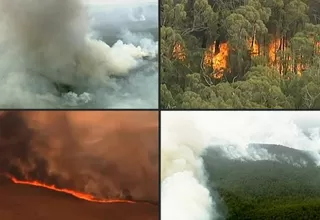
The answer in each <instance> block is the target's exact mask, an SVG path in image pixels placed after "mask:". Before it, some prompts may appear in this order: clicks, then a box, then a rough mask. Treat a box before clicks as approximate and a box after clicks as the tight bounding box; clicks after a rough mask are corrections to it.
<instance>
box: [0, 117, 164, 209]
mask: <svg viewBox="0 0 320 220" xmlns="http://www.w3.org/2000/svg"><path fill="white" fill-rule="evenodd" d="M157 118H158V116H157V113H156V112H73V111H68V112H43V111H42V112H37V111H30V112H2V114H1V115H0V167H1V168H0V172H1V173H9V174H11V175H13V176H15V177H17V178H19V179H21V180H38V181H41V182H44V183H47V184H55V185H56V186H58V187H60V188H69V189H73V190H76V191H80V192H86V193H89V194H92V195H94V196H96V197H97V198H122V199H133V200H143V201H150V202H153V203H158V189H159V188H158V187H159V183H158V182H159V177H158V176H159V175H158V168H159V162H158V121H157V120H158V119H157Z"/></svg>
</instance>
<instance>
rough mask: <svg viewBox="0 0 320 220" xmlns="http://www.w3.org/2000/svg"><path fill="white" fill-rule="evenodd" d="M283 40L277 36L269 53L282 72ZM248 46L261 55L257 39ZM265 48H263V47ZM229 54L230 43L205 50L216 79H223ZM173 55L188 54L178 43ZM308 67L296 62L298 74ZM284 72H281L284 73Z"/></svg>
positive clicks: (319, 47) (319, 48) (180, 57)
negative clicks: (279, 53) (217, 48)
mask: <svg viewBox="0 0 320 220" xmlns="http://www.w3.org/2000/svg"><path fill="white" fill-rule="evenodd" d="M283 43H284V42H282V41H281V39H279V38H275V39H274V40H273V41H272V42H271V43H270V44H269V45H268V47H267V48H268V51H267V55H268V57H269V61H270V65H271V66H275V67H276V68H277V69H278V70H279V71H280V72H282V71H283V68H284V66H283V65H281V63H280V56H278V55H277V53H278V51H280V50H283V49H284V47H285V46H286V43H285V44H283ZM315 47H316V51H317V53H320V42H316V43H315ZM248 48H250V51H251V56H253V57H255V56H259V55H260V53H261V51H260V49H261V48H260V45H259V43H258V42H257V40H254V42H252V39H249V41H248ZM262 49H263V48H262ZM228 56H229V45H228V43H221V44H220V45H219V50H217V51H216V42H214V43H213V44H212V45H210V46H209V48H208V49H207V50H206V51H205V54H204V65H205V67H212V68H213V69H214V70H215V73H213V74H211V76H212V77H213V78H215V79H221V78H222V77H223V75H224V71H225V70H226V69H227V66H228V62H227V60H228ZM173 57H174V58H176V59H178V60H181V61H183V60H185V59H186V55H185V52H184V50H183V47H182V45H181V44H178V43H177V44H176V45H175V46H174V49H173ZM285 59H287V60H288V61H290V60H291V59H292V58H291V57H286V58H285ZM286 68H287V70H290V71H292V70H293V66H292V65H289V66H287V67H286ZM305 68H306V66H305V65H303V64H301V63H297V64H296V71H297V74H298V75H299V76H300V75H301V73H302V71H303V70H304V69H305ZM282 74H283V73H281V75H282Z"/></svg>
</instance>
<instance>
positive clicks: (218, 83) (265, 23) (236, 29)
mask: <svg viewBox="0 0 320 220" xmlns="http://www.w3.org/2000/svg"><path fill="white" fill-rule="evenodd" d="M160 71H161V72H160V73H161V108H164V109H170V108H175V109H181V108H186V109H194V108H204V109H206V108H260V109H261V108H263V109H267V108H273V109H274V108H287V109H288V108H290V109H313V108H319V107H320V3H319V1H317V0H270V1H269V0H190V1H187V0H162V1H161V70H160Z"/></svg>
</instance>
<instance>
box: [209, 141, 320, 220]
mask: <svg viewBox="0 0 320 220" xmlns="http://www.w3.org/2000/svg"><path fill="white" fill-rule="evenodd" d="M274 150H275V151H276V150H279V152H274V153H277V154H279V155H283V154H284V152H285V155H286V156H289V157H291V158H297V161H298V160H299V159H298V158H304V159H305V161H308V164H307V165H306V166H303V167H301V166H300V167H299V166H293V165H291V164H288V163H283V162H275V161H236V160H229V159H226V158H224V157H221V156H219V154H216V153H215V151H214V150H212V149H211V150H209V151H207V153H206V154H205V155H204V156H203V160H204V165H205V168H206V171H207V174H208V176H209V178H208V183H209V186H210V187H212V191H218V193H219V195H220V197H221V200H222V202H223V203H225V205H226V206H227V209H228V212H227V219H246V220H248V219H270V220H271V219H292V220H294V219H319V218H320V212H319V211H318V210H319V209H320V199H319V198H320V188H319V187H318V183H319V181H320V171H319V168H318V167H317V166H316V165H315V164H314V163H313V162H312V160H311V159H310V158H309V157H308V156H307V155H305V154H301V153H299V152H295V151H294V150H292V149H289V148H288V149H281V147H280V146H277V147H275V149H274ZM282 150H283V151H282ZM269 153H270V152H269ZM308 158H309V159H308Z"/></svg>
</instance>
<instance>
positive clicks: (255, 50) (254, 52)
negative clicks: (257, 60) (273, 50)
mask: <svg viewBox="0 0 320 220" xmlns="http://www.w3.org/2000/svg"><path fill="white" fill-rule="evenodd" d="M249 48H250V50H251V56H253V57H255V56H259V55H260V45H259V44H258V42H257V40H252V39H250V40H249Z"/></svg>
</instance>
